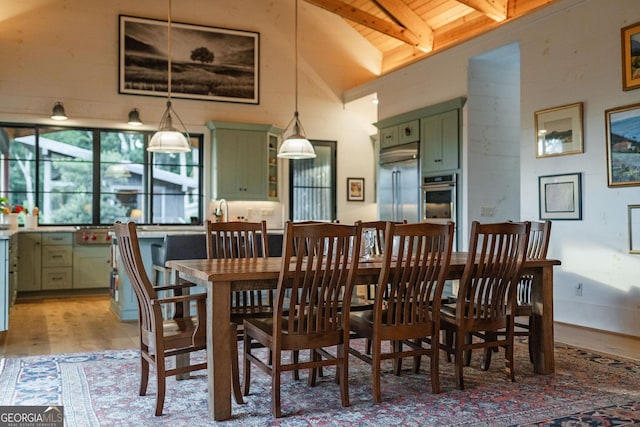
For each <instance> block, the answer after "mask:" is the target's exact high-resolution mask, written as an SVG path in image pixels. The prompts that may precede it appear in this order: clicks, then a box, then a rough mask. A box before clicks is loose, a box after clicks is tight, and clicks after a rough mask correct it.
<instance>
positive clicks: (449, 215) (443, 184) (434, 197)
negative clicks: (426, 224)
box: [421, 173, 457, 222]
mask: <svg viewBox="0 0 640 427" xmlns="http://www.w3.org/2000/svg"><path fill="white" fill-rule="evenodd" d="M421 193H422V206H421V208H422V220H423V221H431V222H445V221H454V222H456V220H457V218H456V213H457V212H456V210H457V209H456V208H457V206H456V204H457V200H456V174H455V173H454V174H448V175H438V176H425V177H422V189H421Z"/></svg>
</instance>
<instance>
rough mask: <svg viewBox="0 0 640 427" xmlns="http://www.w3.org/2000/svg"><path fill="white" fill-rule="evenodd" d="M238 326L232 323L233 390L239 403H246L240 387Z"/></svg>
mask: <svg viewBox="0 0 640 427" xmlns="http://www.w3.org/2000/svg"><path fill="white" fill-rule="evenodd" d="M237 330H238V327H237V326H236V324H235V323H232V324H231V390H232V391H233V397H234V398H235V399H236V403H237V404H240V405H241V404H244V399H243V398H242V390H241V389H240V368H239V366H238V365H239V362H238V332H237Z"/></svg>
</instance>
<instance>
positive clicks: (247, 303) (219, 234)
mask: <svg viewBox="0 0 640 427" xmlns="http://www.w3.org/2000/svg"><path fill="white" fill-rule="evenodd" d="M205 227H206V230H207V235H206V236H207V258H209V259H219V258H221V259H229V258H261V257H262V258H267V257H268V256H269V245H268V244H267V242H268V236H267V222H266V221H261V222H240V221H234V222H213V221H209V220H207V221H205ZM272 305H273V295H272V292H271V291H266V290H265V291H261V290H253V291H235V292H233V294H232V295H231V306H232V307H233V308H234V313H235V314H238V315H246V316H248V315H251V314H252V313H262V312H264V311H265V310H266V309H267V307H271V306H272Z"/></svg>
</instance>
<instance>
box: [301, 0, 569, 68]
mask: <svg viewBox="0 0 640 427" xmlns="http://www.w3.org/2000/svg"><path fill="white" fill-rule="evenodd" d="M304 1H306V2H307V3H310V4H313V5H316V6H318V7H321V8H323V9H326V10H328V11H329V12H332V13H335V14H337V15H339V16H340V17H342V18H343V19H345V20H346V21H347V22H348V23H349V24H350V25H351V26H353V28H355V29H356V30H357V31H358V32H359V33H360V34H362V36H363V37H365V38H366V39H367V40H368V41H369V42H370V43H371V44H372V45H373V46H374V47H375V48H376V49H378V50H379V51H380V52H381V53H382V72H383V73H385V72H388V71H391V70H394V69H396V68H399V67H402V66H404V65H407V64H410V63H412V62H414V61H417V60H419V59H422V58H424V57H426V56H429V55H432V54H434V53H437V52H438V51H440V50H443V49H446V48H448V47H451V46H453V45H455V44H458V43H462V42H464V41H466V40H469V39H471V38H473V37H476V36H478V35H480V34H483V33H486V32H487V31H490V30H492V29H494V28H496V27H498V26H499V25H503V24H505V23H507V22H509V21H511V20H514V19H517V18H520V17H522V16H524V15H526V14H528V13H531V12H533V11H534V10H536V9H537V8H539V7H542V6H545V5H548V4H550V3H553V2H554V1H558V0H304Z"/></svg>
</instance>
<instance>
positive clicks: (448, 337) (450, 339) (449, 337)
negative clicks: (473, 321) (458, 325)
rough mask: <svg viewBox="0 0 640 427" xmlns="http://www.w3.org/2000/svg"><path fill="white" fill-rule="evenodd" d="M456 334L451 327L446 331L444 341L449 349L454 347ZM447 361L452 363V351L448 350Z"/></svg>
mask: <svg viewBox="0 0 640 427" xmlns="http://www.w3.org/2000/svg"><path fill="white" fill-rule="evenodd" d="M453 338H454V334H453V331H452V330H451V329H447V330H445V332H444V342H445V344H446V346H447V348H448V349H451V348H453ZM447 362H449V363H451V351H449V350H447Z"/></svg>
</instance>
